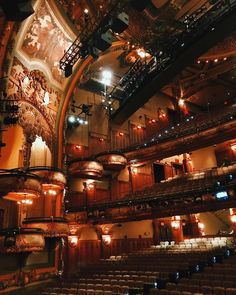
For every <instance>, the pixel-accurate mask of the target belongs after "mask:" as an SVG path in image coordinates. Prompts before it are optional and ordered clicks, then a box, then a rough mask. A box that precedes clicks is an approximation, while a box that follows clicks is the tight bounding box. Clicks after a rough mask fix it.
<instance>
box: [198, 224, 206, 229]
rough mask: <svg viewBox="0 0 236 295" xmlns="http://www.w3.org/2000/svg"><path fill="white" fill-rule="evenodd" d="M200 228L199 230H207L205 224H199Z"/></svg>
mask: <svg viewBox="0 0 236 295" xmlns="http://www.w3.org/2000/svg"><path fill="white" fill-rule="evenodd" d="M198 228H199V229H200V230H203V229H204V228H205V225H204V223H202V222H199V223H198Z"/></svg>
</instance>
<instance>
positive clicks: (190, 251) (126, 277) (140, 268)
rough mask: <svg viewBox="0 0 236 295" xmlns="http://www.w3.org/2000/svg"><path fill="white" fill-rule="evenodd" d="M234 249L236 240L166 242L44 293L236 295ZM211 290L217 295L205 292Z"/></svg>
mask: <svg viewBox="0 0 236 295" xmlns="http://www.w3.org/2000/svg"><path fill="white" fill-rule="evenodd" d="M233 249H234V240H233V239H232V237H216V238H196V239H189V240H185V241H183V242H181V243H180V244H175V243H173V242H171V243H169V242H162V243H161V244H160V245H157V246H151V247H150V248H148V249H145V250H142V251H138V252H135V253H130V254H125V255H120V256H111V257H110V258H109V259H103V260H101V261H100V262H99V263H98V264H93V265H91V266H87V267H86V268H83V269H80V271H79V272H78V273H77V275H76V276H75V277H74V278H71V279H70V280H69V281H63V282H61V283H60V286H59V284H57V286H52V287H50V288H47V289H46V290H43V291H41V292H40V294H42V295H57V294H60V295H63V294H78V295H112V294H117V295H118V294H120V295H126V294H130V295H132V294H150V295H155V294H173V295H175V294H176V295H177V294H185V295H190V294H197V293H200V294H226V295H229V294H236V293H229V289H230V290H231V291H232V290H233V289H234V288H235V289H234V290H235V291H236V282H234V281H233V277H234V275H233V270H236V256H233V255H232V256H231V254H234V250H233ZM230 272H231V273H230ZM206 277H207V278H206ZM216 280H217V281H218V282H217V284H215V285H214V283H212V282H215V281H216ZM226 282H227V283H226ZM203 287H204V288H203ZM216 287H217V288H216ZM213 289H214V292H215V293H213ZM206 290H208V291H209V290H210V291H211V292H208V293H205V291H206ZM234 290H233V291H232V292H234ZM184 291H186V292H188V293H186V292H185V293H184ZM220 291H222V292H223V293H222V292H221V293H219V292H220ZM217 292H218V293H217ZM224 292H225V293H224Z"/></svg>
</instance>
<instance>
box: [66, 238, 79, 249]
mask: <svg viewBox="0 0 236 295" xmlns="http://www.w3.org/2000/svg"><path fill="white" fill-rule="evenodd" d="M78 241H79V239H78V237H77V236H68V243H69V246H70V247H71V248H75V247H76V246H77V244H78Z"/></svg>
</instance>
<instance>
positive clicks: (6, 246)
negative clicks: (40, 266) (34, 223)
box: [0, 227, 45, 253]
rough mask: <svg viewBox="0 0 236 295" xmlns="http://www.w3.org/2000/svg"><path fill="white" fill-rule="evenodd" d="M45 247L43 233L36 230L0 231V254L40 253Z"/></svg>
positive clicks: (15, 229) (13, 229) (16, 229)
mask: <svg viewBox="0 0 236 295" xmlns="http://www.w3.org/2000/svg"><path fill="white" fill-rule="evenodd" d="M44 247H45V239H44V236H43V233H42V231H41V230H40V229H38V228H33V227H32V228H30V229H28V228H12V229H2V230H0V252H1V253H18V252H32V251H42V250H43V249H44Z"/></svg>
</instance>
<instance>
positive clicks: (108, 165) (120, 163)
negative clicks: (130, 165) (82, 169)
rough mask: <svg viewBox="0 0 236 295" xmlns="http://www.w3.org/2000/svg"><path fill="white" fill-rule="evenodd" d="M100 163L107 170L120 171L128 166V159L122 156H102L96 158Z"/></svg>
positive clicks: (113, 154) (112, 154)
mask: <svg viewBox="0 0 236 295" xmlns="http://www.w3.org/2000/svg"><path fill="white" fill-rule="evenodd" d="M96 160H97V161H99V162H100V163H101V164H102V165H103V168H104V169H105V170H111V171H120V170H122V169H124V168H125V167H126V165H127V159H126V157H125V156H124V155H122V154H115V153H111V154H105V155H100V156H98V157H97V158H96Z"/></svg>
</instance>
